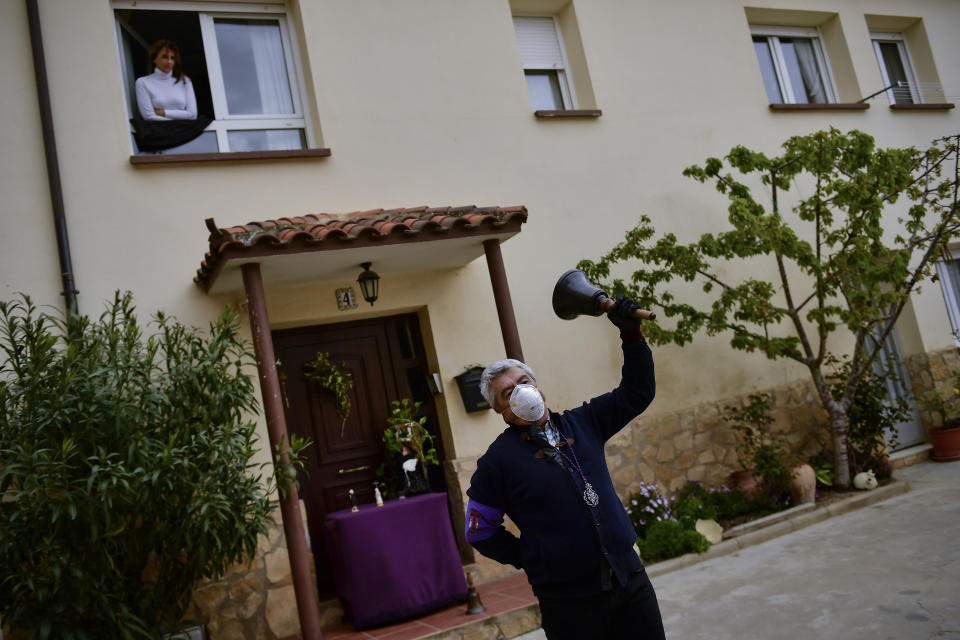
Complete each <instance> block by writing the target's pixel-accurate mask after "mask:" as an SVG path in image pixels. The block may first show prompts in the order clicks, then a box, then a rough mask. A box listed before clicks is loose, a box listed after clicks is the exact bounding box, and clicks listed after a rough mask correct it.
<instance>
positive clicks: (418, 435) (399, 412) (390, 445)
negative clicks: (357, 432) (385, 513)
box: [377, 398, 440, 497]
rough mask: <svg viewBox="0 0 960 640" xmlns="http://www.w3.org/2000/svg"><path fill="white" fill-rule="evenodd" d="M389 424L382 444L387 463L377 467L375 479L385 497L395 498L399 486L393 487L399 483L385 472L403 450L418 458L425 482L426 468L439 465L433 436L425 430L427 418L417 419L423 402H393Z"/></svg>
mask: <svg viewBox="0 0 960 640" xmlns="http://www.w3.org/2000/svg"><path fill="white" fill-rule="evenodd" d="M391 404H392V405H393V408H392V409H391V410H390V417H389V418H387V424H388V425H389V426H388V427H387V428H386V429H384V430H383V445H384V448H385V449H386V451H387V460H386V462H384V463H383V464H381V465H380V466H379V467H378V468H377V476H378V477H379V478H380V479H381V482H380V487H381V489H382V490H383V492H384V496H385V497H392V496H394V495H397V494H398V493H399V491H400V487H398V486H393V485H395V484H398V483H399V480H397V481H396V482H391V481H390V480H389V478H388V477H387V476H388V473H387V470H388V469H389V468H390V466H391V465H392V464H393V462H394V461H395V460H396V459H397V457H399V456H402V455H403V454H404V449H406V451H407V452H409V453H412V454H413V455H415V456H416V457H417V458H419V459H420V469H421V471H422V472H423V477H424V479H427V465H428V464H432V465H439V464H440V457H439V455H438V454H437V449H436V447H435V446H434V442H433V435H431V434H430V432H429V431H427V426H426V424H427V417H426V416H421V417H420V418H417V417H416V412H417V409H419V408H420V406H421V405H422V404H423V403H422V402H413V401H412V400H411V399H410V398H403V399H402V400H394V401H393V402H392V403H391Z"/></svg>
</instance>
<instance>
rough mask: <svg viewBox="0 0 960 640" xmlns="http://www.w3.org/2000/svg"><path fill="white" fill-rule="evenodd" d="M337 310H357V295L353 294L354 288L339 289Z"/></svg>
mask: <svg viewBox="0 0 960 640" xmlns="http://www.w3.org/2000/svg"><path fill="white" fill-rule="evenodd" d="M337 308H338V309H340V311H346V310H347V309H356V308H357V294H355V293H354V292H353V287H344V288H342V289H337Z"/></svg>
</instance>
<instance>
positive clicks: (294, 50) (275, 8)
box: [111, 0, 314, 153]
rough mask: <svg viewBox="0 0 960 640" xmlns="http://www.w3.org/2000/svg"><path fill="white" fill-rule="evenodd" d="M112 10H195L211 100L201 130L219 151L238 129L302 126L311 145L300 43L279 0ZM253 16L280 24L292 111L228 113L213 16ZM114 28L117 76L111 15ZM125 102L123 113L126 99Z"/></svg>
mask: <svg viewBox="0 0 960 640" xmlns="http://www.w3.org/2000/svg"><path fill="white" fill-rule="evenodd" d="M111 7H112V9H114V10H117V9H129V10H134V11H136V10H164V11H187V12H191V13H195V14H197V17H198V19H199V22H200V33H201V38H202V41H203V50H204V56H205V57H206V61H207V80H208V81H209V83H210V94H211V98H212V100H213V109H214V116H215V119H214V120H213V122H211V123H210V125H209V126H207V128H206V129H204V131H213V132H215V133H216V135H217V148H218V149H219V152H221V153H226V152H230V144H229V140H228V135H227V134H228V132H229V131H241V130H257V131H259V130H269V129H293V130H297V131H303V135H304V144H305V147H306V148H308V149H309V148H311V147H312V146H313V140H314V138H313V126H312V123H311V121H310V118H307V117H306V115H305V108H304V96H306V91H305V90H304V84H303V67H302V65H301V64H300V56H299V51H300V48H299V44H298V42H297V39H296V33H295V32H294V30H293V29H291V28H290V25H289V14H288V12H287V9H286V7H285V6H283V5H280V4H262V3H261V4H245V3H221V2H190V1H184V2H163V1H149V0H147V1H143V0H114V2H112V4H111ZM217 18H225V19H245V18H246V19H257V18H276V19H277V22H278V24H279V26H280V37H281V40H282V42H283V52H284V62H285V64H286V66H287V78H288V82H289V84H290V98H291V100H292V103H293V113H290V114H249V115H230V114H229V113H228V109H227V98H226V91H225V89H224V83H223V74H222V72H221V68H220V51H219V49H218V47H217V44H216V43H217V41H216V33H215V31H214V29H215V27H214V19H217ZM114 24H115V26H116V32H117V51H118V55H119V58H120V66H121V72H122V76H123V77H124V78H126V77H127V76H128V74H127V70H126V68H125V67H126V61H125V59H124V55H123V40H122V37H121V33H120V30H121V27H120V24H119V21H118V20H114ZM124 104H125V105H127V109H128V118H129V117H131V114H130V113H129V108H130V107H129V104H128V102H127V101H126V100H124Z"/></svg>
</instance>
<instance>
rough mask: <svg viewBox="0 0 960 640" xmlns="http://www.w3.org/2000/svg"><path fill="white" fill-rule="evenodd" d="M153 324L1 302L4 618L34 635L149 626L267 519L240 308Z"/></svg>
mask: <svg viewBox="0 0 960 640" xmlns="http://www.w3.org/2000/svg"><path fill="white" fill-rule="evenodd" d="M152 324H153V326H154V328H155V330H156V332H155V333H154V334H153V335H151V336H149V337H145V336H144V335H143V330H142V328H141V325H140V322H139V320H138V318H137V315H136V312H135V309H134V305H133V301H132V298H131V296H130V295H129V294H127V295H120V294H118V295H117V296H116V297H115V299H114V300H113V302H112V304H110V305H108V307H107V309H106V311H105V312H104V313H103V315H101V316H100V318H99V319H97V320H90V319H89V318H87V317H83V316H70V317H69V318H64V317H62V316H56V315H51V314H48V313H44V312H42V311H40V310H39V309H37V307H36V306H34V304H33V303H32V302H31V301H30V299H29V297H27V296H22V297H21V298H20V299H18V300H15V301H12V302H0V621H2V623H3V624H4V625H6V626H8V627H9V628H14V629H20V630H25V631H29V634H30V637H31V638H39V639H45V638H58V639H59V638H64V639H71V638H72V639H78V640H83V639H90V640H94V639H96V640H103V639H106V640H112V639H120V638H122V639H134V638H157V637H159V636H160V634H161V633H162V632H165V631H170V630H172V629H173V628H175V626H176V625H177V623H178V622H179V621H180V620H181V619H182V617H183V615H184V612H185V611H186V609H187V607H188V605H189V602H190V596H191V590H192V588H193V586H194V585H195V584H196V583H197V581H199V580H200V579H203V578H211V577H215V576H218V575H220V574H222V573H223V572H224V571H225V570H226V569H227V568H228V567H229V566H230V565H231V564H233V563H237V562H242V561H245V560H246V559H247V558H249V557H251V556H252V554H253V553H254V552H255V551H256V548H257V538H258V535H260V534H263V533H265V532H266V528H267V524H268V523H269V522H270V521H271V517H270V510H271V508H270V499H269V496H270V492H271V491H272V484H271V483H267V484H265V483H264V482H262V481H261V474H260V472H261V470H262V467H261V466H260V465H256V464H254V463H253V462H252V458H253V456H254V454H255V452H256V448H255V434H254V429H255V426H254V424H253V423H252V422H251V421H250V420H249V419H248V418H249V415H250V412H252V411H253V410H254V409H255V408H256V400H255V398H254V387H253V382H252V380H251V378H250V377H249V376H248V375H247V374H246V373H245V372H244V368H245V366H247V365H248V364H249V363H250V362H251V360H252V358H251V355H250V352H249V350H248V348H247V345H246V343H245V341H244V340H243V339H242V337H241V335H240V333H239V327H238V323H237V319H236V317H235V316H234V315H233V314H232V313H231V312H229V311H224V313H223V314H222V315H221V316H220V317H219V318H218V319H217V320H216V321H215V322H214V323H212V324H211V326H210V328H209V331H207V332H201V331H199V330H197V329H193V328H188V327H185V326H183V325H181V324H179V323H178V322H176V321H175V320H174V319H173V318H170V317H168V316H166V315H163V314H162V313H159V314H157V315H156V316H155V318H154V321H153V323H152Z"/></svg>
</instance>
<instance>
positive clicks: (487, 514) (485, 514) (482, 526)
mask: <svg viewBox="0 0 960 640" xmlns="http://www.w3.org/2000/svg"><path fill="white" fill-rule="evenodd" d="M501 525H503V511H501V510H500V509H494V508H493V507H488V506H487V505H485V504H480V503H479V502H475V501H474V500H470V502H468V503H467V522H466V528H465V530H464V534H465V535H466V537H467V542H470V543H474V542H480V541H481V540H486V539H487V538H489V537H491V536H492V535H493V534H495V533H496V532H497V529H499V528H500V527H501Z"/></svg>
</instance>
